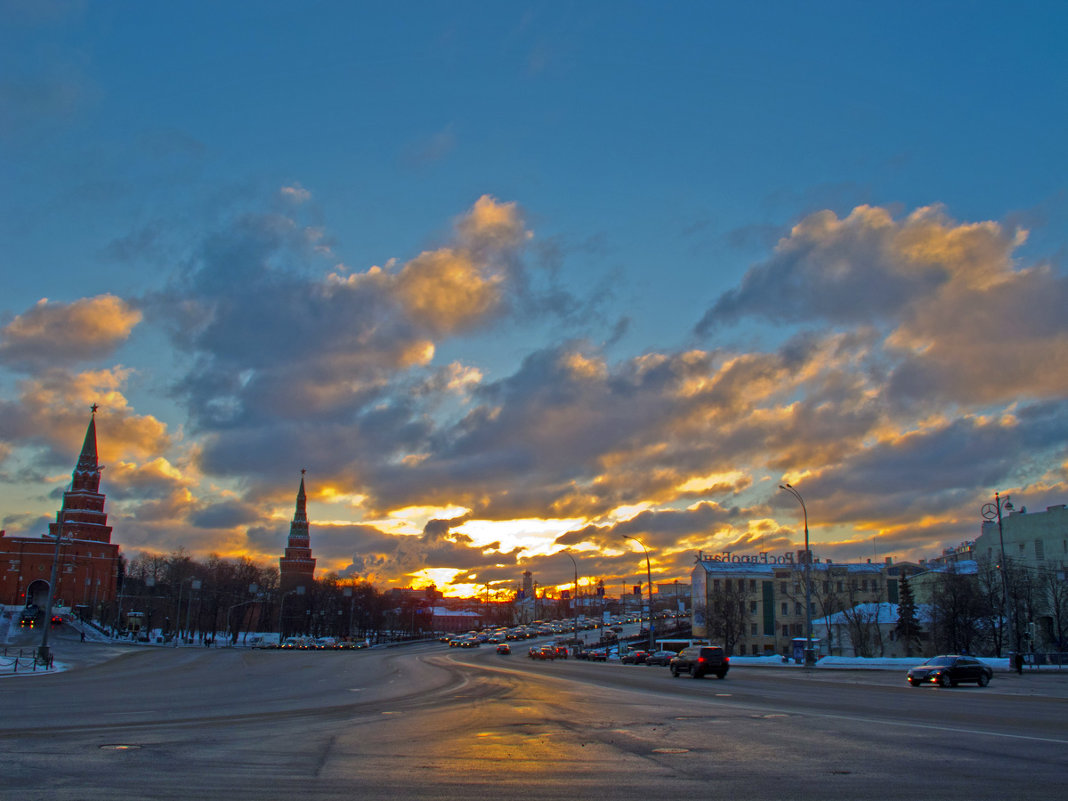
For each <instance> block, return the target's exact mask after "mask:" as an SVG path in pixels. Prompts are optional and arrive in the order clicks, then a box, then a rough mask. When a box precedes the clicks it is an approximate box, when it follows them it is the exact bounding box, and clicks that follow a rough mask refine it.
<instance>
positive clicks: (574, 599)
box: [564, 551, 578, 640]
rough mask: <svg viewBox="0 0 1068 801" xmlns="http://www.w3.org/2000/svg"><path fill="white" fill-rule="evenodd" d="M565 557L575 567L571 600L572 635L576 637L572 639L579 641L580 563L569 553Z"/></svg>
mask: <svg viewBox="0 0 1068 801" xmlns="http://www.w3.org/2000/svg"><path fill="white" fill-rule="evenodd" d="M564 556H566V557H567V558H568V559H570V560H571V564H572V565H573V566H574V567H575V594H574V596H573V597H572V598H571V619H572V621H573V630H572V633H573V634H574V637H572V639H574V640H577V639H578V562H576V561H575V557H574V556H572V555H571V554H570V553H569V552H568V551H564Z"/></svg>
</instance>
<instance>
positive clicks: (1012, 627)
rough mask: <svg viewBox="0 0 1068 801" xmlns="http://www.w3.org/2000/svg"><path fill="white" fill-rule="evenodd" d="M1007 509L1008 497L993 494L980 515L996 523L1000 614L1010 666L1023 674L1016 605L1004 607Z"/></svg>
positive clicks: (1010, 507) (1005, 604)
mask: <svg viewBox="0 0 1068 801" xmlns="http://www.w3.org/2000/svg"><path fill="white" fill-rule="evenodd" d="M1002 509H1008V510H1009V511H1010V512H1011V511H1012V510H1013V505H1012V501H1010V500H1009V496H1008V495H1006V496H1005V497H1004V498H1002V497H1001V496H1000V495H999V494H998V493H996V492H995V493H994V502H993V503H988V504H984V505H983V509H982V515H983V519H984V520H986V521H987V522H993V521H994V520H997V521H998V543H999V545H1000V546H1001V592H1002V594H1003V595H1004V596H1005V598H1004V603H1003V604H1002V614H1003V615H1004V616H1005V617H1007V618H1008V619H1009V643H1010V645H1011V647H1012V648H1013V649H1014V651H1013V654H1014V658H1013V659H1012V660H1010V664H1012V665H1014V666H1015V668H1016V672H1017V673H1022V672H1023V663H1022V662H1021V661H1020V643H1019V641H1018V640H1017V633H1016V603H1015V601H1014V602H1013V604H1012V609H1011V610H1009V611H1006V609H1005V607H1007V606H1008V604H1009V576H1008V572H1007V566H1006V564H1005V562H1006V559H1005V532H1004V530H1003V529H1002V527H1001V510H1002Z"/></svg>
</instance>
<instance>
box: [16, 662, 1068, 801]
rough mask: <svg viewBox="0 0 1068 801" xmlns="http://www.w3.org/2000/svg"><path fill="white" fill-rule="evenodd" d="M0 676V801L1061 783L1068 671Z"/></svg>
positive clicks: (108, 671) (564, 669)
mask: <svg viewBox="0 0 1068 801" xmlns="http://www.w3.org/2000/svg"><path fill="white" fill-rule="evenodd" d="M57 648H59V649H60V650H61V653H60V657H62V656H63V653H62V650H63V649H66V650H68V651H69V652H70V653H71V654H72V655H73V657H72V658H73V659H74V660H75V661H78V662H80V664H81V666H79V667H77V669H73V670H70V671H68V672H64V673H56V674H53V675H47V676H27V677H22V678H5V679H3V680H0V765H2V768H0V799H3V801H7V799H11V800H12V801H14V799H19V800H20V801H31V800H32V799H60V800H63V799H78V800H79V801H82V800H85V799H108V800H109V801H115V800H116V799H146V798H152V799H190V798H198V799H211V798H227V799H275V798H277V799H290V798H298V797H299V798H311V799H320V798H322V799H326V798H351V797H359V798H361V799H391V800H392V801H398V799H415V798H418V799H453V798H457V799H460V798H462V799H469V800H470V799H476V800H477V799H491V798H492V799H502V798H517V799H564V798H567V799H576V798H577V799H588V798H598V797H600V796H607V797H608V798H611V799H613V801H616V799H639V798H640V799H643V800H644V801H647V800H648V799H651V798H666V797H680V796H687V797H693V798H730V799H743V798H754V799H756V798H769V799H770V798H775V799H783V798H786V799H826V798H842V799H868V798H871V799H880V800H881V801H887V800H889V799H958V798H959V799H969V800H971V799H986V798H989V799H994V798H996V799H999V801H1000V799H1006V798H1008V799H1011V798H1019V797H1022V796H1023V795H1024V790H1025V788H1026V795H1028V796H1033V797H1060V795H1061V794H1062V793H1063V788H1064V779H1065V776H1068V697H1066V696H1068V692H1065V690H1066V689H1068V676H1040V675H1031V676H1024V677H1017V676H1015V675H1010V676H1005V675H1001V674H999V675H998V676H997V677H996V678H995V680H994V682H993V683H992V684H991V685H990V687H988V688H985V689H979V688H975V687H959V688H956V689H952V690H942V689H939V688H934V687H931V688H919V689H915V688H911V687H909V686H908V685H907V684H905V682H904V680H903V677H901V676H898V675H896V674H894V673H883V672H850V671H841V672H838V671H805V670H803V669H800V668H798V669H774V668H772V669H767V668H764V669H761V668H744V667H737V668H735V669H734V670H732V672H731V673H730V675H729V676H728V677H727V679H726V680H724V681H719V680H717V679H714V678H710V679H704V680H700V681H694V680H692V679H688V678H679V679H672V678H671V677H670V674H669V673H668V671H667V669H665V668H646V667H641V666H629V665H618V664H607V665H606V664H591V663H585V662H576V661H574V660H567V661H564V660H557V661H555V662H540V661H538V662H535V661H532V660H529V659H527V658H526V657H525V656H523V655H522V650H524V649H521V648H518V647H517V648H516V649H515V653H513V654H512V655H511V656H500V655H498V654H496V653H495V651H494V649H492V648H486V647H483V648H481V649H477V650H474V649H473V650H470V651H460V650H457V649H448V648H446V647H444V646H442V645H438V644H426V645H417V646H406V647H401V648H390V649H374V650H365V651H358V652H344V651H341V652H283V651H249V650H244V649H199V648H177V649H172V648H151V647H143V648H127V649H122V653H121V654H120V655H118V656H117V657H115V658H110V659H106V660H102V661H101V660H98V659H95V658H83V659H79V658H78V657H85V656H90V657H93V656H96V657H103V656H109V655H111V654H113V653H115V649H114V648H113V647H111V646H95V645H90V644H85V646H84V648H83V649H82V650H80V651H79V650H78V648H79V644H77V643H61V644H59V645H57Z"/></svg>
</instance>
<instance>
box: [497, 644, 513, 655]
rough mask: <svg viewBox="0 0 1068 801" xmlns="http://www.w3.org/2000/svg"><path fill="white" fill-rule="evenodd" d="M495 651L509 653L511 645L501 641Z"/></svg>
mask: <svg viewBox="0 0 1068 801" xmlns="http://www.w3.org/2000/svg"><path fill="white" fill-rule="evenodd" d="M497 653H499V654H510V653H512V646H510V645H509V644H508V643H506V642H502V643H501V644H500V645H498V646H497Z"/></svg>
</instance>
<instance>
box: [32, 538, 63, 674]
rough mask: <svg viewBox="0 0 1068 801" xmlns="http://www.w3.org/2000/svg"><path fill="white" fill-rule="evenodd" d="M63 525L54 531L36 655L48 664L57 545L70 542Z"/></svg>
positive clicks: (57, 557)
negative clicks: (50, 563) (49, 575)
mask: <svg viewBox="0 0 1068 801" xmlns="http://www.w3.org/2000/svg"><path fill="white" fill-rule="evenodd" d="M70 524H71V521H70V520H65V521H63V526H68V525H70ZM63 526H60V527H59V528H58V530H57V531H56V550H55V552H54V553H53V554H52V577H51V578H50V579H49V580H48V599H47V600H46V601H45V613H44V623H43V626H42V628H43V629H44V631H42V632H41V647H40V648H39V649H38V655H39V656H40V658H41V661H42V662H44V663H45V664H48V662H49V661H50V659H51V656H52V651H51V649H50V648H49V647H48V632H49V631H50V630H51V628H52V600H53V599H54V598H55V596H56V572H57V569H58V567H59V547H60V546H61V545H62V544H63V543H64V542H71V537H69V536H68V537H67V538H66V539H64V538H63Z"/></svg>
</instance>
